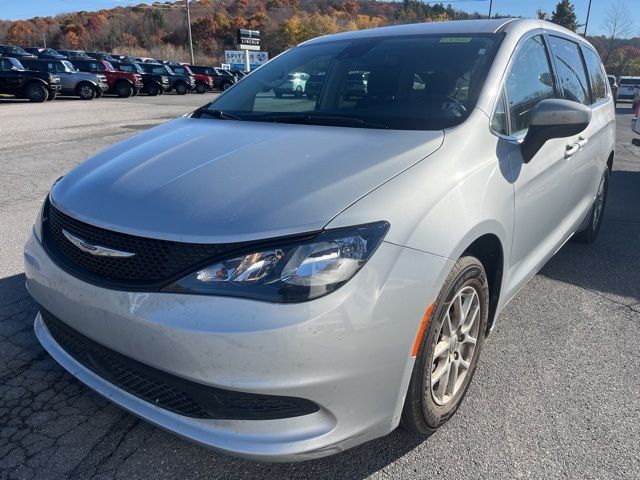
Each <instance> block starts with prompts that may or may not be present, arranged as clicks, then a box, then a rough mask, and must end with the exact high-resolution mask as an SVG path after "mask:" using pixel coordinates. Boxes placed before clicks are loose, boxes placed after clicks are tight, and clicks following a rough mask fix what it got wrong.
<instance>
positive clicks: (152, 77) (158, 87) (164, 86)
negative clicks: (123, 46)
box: [109, 60, 170, 97]
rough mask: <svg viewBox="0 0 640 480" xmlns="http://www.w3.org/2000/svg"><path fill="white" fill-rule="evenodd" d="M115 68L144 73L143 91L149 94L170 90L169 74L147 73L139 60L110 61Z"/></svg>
mask: <svg viewBox="0 0 640 480" xmlns="http://www.w3.org/2000/svg"><path fill="white" fill-rule="evenodd" d="M109 63H110V64H111V65H113V68H115V69H116V70H118V71H120V72H131V73H139V74H140V75H142V83H143V87H142V91H143V92H144V93H146V94H147V95H151V96H152V97H155V96H156V95H162V94H163V93H164V92H166V91H167V90H169V87H170V84H169V77H168V76H167V75H158V74H156V73H147V72H145V71H144V70H143V69H142V67H141V66H140V65H139V64H138V63H137V62H119V61H116V60H111V61H109Z"/></svg>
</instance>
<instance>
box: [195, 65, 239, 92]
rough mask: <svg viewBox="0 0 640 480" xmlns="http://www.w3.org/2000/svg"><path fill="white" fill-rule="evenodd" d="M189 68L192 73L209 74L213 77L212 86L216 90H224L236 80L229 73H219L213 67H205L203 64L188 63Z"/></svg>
mask: <svg viewBox="0 0 640 480" xmlns="http://www.w3.org/2000/svg"><path fill="white" fill-rule="evenodd" d="M189 68H190V69H191V71H192V72H193V73H197V74H199V75H209V76H210V77H213V88H215V89H216V90H226V89H227V88H229V87H230V86H231V85H233V84H234V83H235V82H236V80H235V79H234V78H232V77H231V76H229V75H224V74H221V73H220V72H219V71H218V70H217V69H215V68H214V67H206V66H204V65H189Z"/></svg>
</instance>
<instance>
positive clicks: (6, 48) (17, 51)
mask: <svg viewBox="0 0 640 480" xmlns="http://www.w3.org/2000/svg"><path fill="white" fill-rule="evenodd" d="M0 57H13V58H17V59H18V60H20V59H21V58H36V56H35V55H33V54H31V53H29V52H26V51H25V50H24V49H22V48H20V47H16V46H15V45H0Z"/></svg>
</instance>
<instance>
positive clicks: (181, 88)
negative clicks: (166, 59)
mask: <svg viewBox="0 0 640 480" xmlns="http://www.w3.org/2000/svg"><path fill="white" fill-rule="evenodd" d="M175 90H176V93H177V94H178V95H186V94H187V93H189V86H188V85H187V84H186V83H184V82H178V83H176V86H175Z"/></svg>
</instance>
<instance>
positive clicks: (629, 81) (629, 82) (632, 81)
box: [618, 78, 640, 85]
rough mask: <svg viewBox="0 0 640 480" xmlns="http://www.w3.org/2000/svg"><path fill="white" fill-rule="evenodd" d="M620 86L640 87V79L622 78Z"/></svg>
mask: <svg viewBox="0 0 640 480" xmlns="http://www.w3.org/2000/svg"><path fill="white" fill-rule="evenodd" d="M618 83H619V84H620V85H640V78H621V79H620V81H619V82H618Z"/></svg>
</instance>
